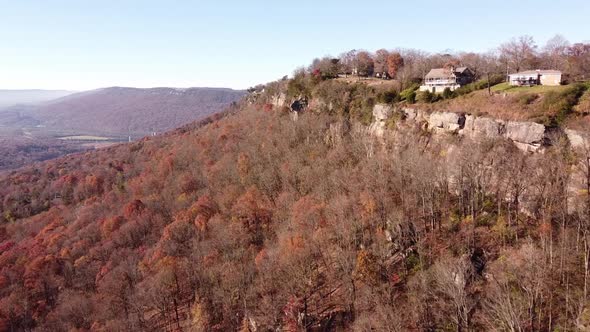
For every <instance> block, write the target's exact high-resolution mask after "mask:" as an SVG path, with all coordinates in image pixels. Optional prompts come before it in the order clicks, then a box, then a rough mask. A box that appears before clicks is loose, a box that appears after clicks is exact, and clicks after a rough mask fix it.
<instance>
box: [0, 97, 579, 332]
mask: <svg viewBox="0 0 590 332" xmlns="http://www.w3.org/2000/svg"><path fill="white" fill-rule="evenodd" d="M402 127H403V126H402ZM402 127H400V129H399V130H400V132H399V135H398V136H396V138H395V140H394V141H380V140H376V139H375V138H373V137H371V136H369V135H367V134H366V130H363V129H362V128H363V127H362V126H359V124H358V123H357V122H356V121H355V120H354V119H353V118H351V117H346V116H341V115H329V114H328V113H327V112H307V113H303V114H300V116H299V118H298V120H297V121H293V120H292V118H291V116H289V115H288V114H287V113H285V112H284V110H283V109H280V108H273V107H269V106H268V104H266V101H265V100H260V104H257V105H254V106H248V107H244V108H243V109H242V110H241V111H239V112H237V113H232V114H228V115H227V116H225V117H223V118H222V119H219V120H216V121H212V122H210V123H207V124H204V125H197V124H193V125H191V126H187V127H184V128H182V129H178V130H176V131H174V132H172V133H169V134H166V135H163V136H160V137H150V138H146V139H144V140H142V141H139V142H135V143H131V144H124V145H119V146H115V147H111V148H107V149H105V150H101V151H96V152H92V153H86V154H85V155H77V156H68V157H65V158H62V159H58V160H55V161H50V162H46V163H43V164H39V165H37V166H35V167H29V168H26V169H23V170H21V171H18V172H15V173H13V174H11V175H9V176H7V177H4V178H1V179H0V211H1V212H2V213H1V214H0V225H1V226H0V250H1V251H0V330H30V329H36V330H39V331H70V330H73V329H74V330H75V329H78V330H90V331H162V330H168V331H169V330H198V331H201V330H202V331H236V330H241V331H252V330H258V331H269V330H277V329H278V330H287V331H302V330H322V331H350V330H353V331H369V330H378V331H383V330H391V331H408V330H445V329H451V330H463V331H466V330H475V331H483V330H493V329H499V330H503V329H508V328H510V327H511V326H517V328H516V329H517V330H532V329H534V330H537V331H552V330H567V329H571V328H572V327H573V326H576V327H578V328H580V329H583V328H587V327H588V326H590V319H589V318H590V317H589V316H590V315H588V312H589V311H588V309H586V303H587V300H586V299H587V294H586V293H585V290H586V287H585V286H586V285H587V282H588V280H587V279H588V278H587V277H588V275H589V273H588V265H587V264H584V262H585V261H584V259H587V257H589V253H590V249H588V248H590V245H588V243H590V236H589V234H590V232H588V230H589V229H590V225H589V224H588V223H587V220H588V216H587V214H586V213H587V212H586V211H588V210H587V205H585V204H587V202H588V201H587V200H586V199H587V195H588V193H586V192H578V191H574V192H572V191H570V190H568V184H569V182H570V178H571V177H572V176H573V175H574V174H575V173H574V172H573V170H574V169H576V167H578V166H580V165H583V164H578V161H580V162H581V163H583V162H584V161H585V158H583V155H577V154H575V153H571V151H570V150H568V147H566V146H557V145H556V146H553V147H549V148H547V149H546V150H545V152H544V153H543V154H525V153H522V152H521V151H519V150H518V149H517V148H515V147H514V146H513V145H512V144H510V143H509V142H506V141H504V140H495V141H486V140H483V141H471V140H468V139H466V138H465V139H462V138H459V137H457V136H456V135H446V134H437V133H436V132H428V131H425V130H424V128H422V127H420V126H415V127H411V126H410V127H407V128H405V129H401V128H402ZM490 165H491V166H493V167H490ZM580 198H581V208H580V209H579V210H576V209H571V207H573V205H572V204H573V202H574V201H576V199H580ZM506 313H507V314H506Z"/></svg>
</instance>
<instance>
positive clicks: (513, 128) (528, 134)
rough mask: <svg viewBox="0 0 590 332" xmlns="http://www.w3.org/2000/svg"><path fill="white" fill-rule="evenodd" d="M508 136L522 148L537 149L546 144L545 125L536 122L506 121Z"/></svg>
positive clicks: (527, 149)
mask: <svg viewBox="0 0 590 332" xmlns="http://www.w3.org/2000/svg"><path fill="white" fill-rule="evenodd" d="M506 138H508V139H509V140H511V141H513V142H514V144H516V146H517V147H518V148H520V149H521V150H525V151H537V150H538V149H539V148H541V147H542V146H543V144H545V140H546V137H545V126H544V125H542V124H539V123H534V122H515V121H508V122H506Z"/></svg>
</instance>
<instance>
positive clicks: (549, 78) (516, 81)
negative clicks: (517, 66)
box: [508, 69, 562, 86]
mask: <svg viewBox="0 0 590 332" xmlns="http://www.w3.org/2000/svg"><path fill="white" fill-rule="evenodd" d="M561 76H562V74H561V72H560V71H559V70H540V69H537V70H526V71H521V72H518V73H514V74H510V75H508V77H509V78H510V85H516V86H524V85H526V86H532V85H560V84H561Z"/></svg>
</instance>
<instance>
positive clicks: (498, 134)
mask: <svg viewBox="0 0 590 332" xmlns="http://www.w3.org/2000/svg"><path fill="white" fill-rule="evenodd" d="M395 112H398V113H399V114H398V116H399V118H400V119H403V123H401V124H400V125H403V124H420V125H422V126H423V127H424V128H425V129H427V130H428V131H430V132H431V133H433V134H453V135H459V136H465V137H469V138H472V139H492V140H494V139H507V140H509V141H511V142H512V143H514V145H515V146H516V147H518V148H519V149H521V150H522V151H527V152H542V150H543V148H545V147H547V146H549V145H551V144H554V143H555V142H554V141H555V140H556V139H557V137H556V135H554V134H553V133H554V132H555V130H552V129H551V130H550V128H546V127H545V126H544V125H542V124H539V123H535V122H519V121H503V120H496V119H492V118H486V117H477V116H474V115H470V114H459V113H453V112H433V113H427V112H425V111H422V110H417V109H413V108H401V109H396V110H394V109H393V108H392V107H391V106H389V105H383V104H377V105H375V107H374V108H373V123H372V124H371V126H370V132H371V133H373V134H375V135H376V136H379V137H382V136H383V135H385V122H386V121H387V119H388V118H389V117H391V116H393V115H394V114H395ZM557 132H560V131H559V130H557ZM557 136H559V135H557ZM561 137H566V138H567V139H568V140H569V142H570V145H571V146H572V147H573V148H582V147H583V148H586V147H588V148H590V135H588V134H587V133H582V132H579V131H574V130H567V129H566V130H565V131H563V135H561Z"/></svg>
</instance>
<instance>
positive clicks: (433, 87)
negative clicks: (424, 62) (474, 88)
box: [420, 67, 473, 93]
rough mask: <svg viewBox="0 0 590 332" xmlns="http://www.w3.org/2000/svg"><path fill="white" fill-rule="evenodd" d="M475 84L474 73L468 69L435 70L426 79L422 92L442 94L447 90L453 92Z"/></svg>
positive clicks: (421, 87) (421, 88)
mask: <svg viewBox="0 0 590 332" xmlns="http://www.w3.org/2000/svg"><path fill="white" fill-rule="evenodd" d="M471 82H473V72H472V71H471V70H470V69H469V68H467V67H457V68H453V67H451V68H433V69H431V70H430V72H428V74H426V76H425V77H424V84H423V85H422V86H420V91H430V92H432V93H441V92H443V91H444V90H445V89H446V88H449V89H450V90H451V91H454V90H455V89H458V88H460V87H462V86H463V85H465V84H469V83H471Z"/></svg>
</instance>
